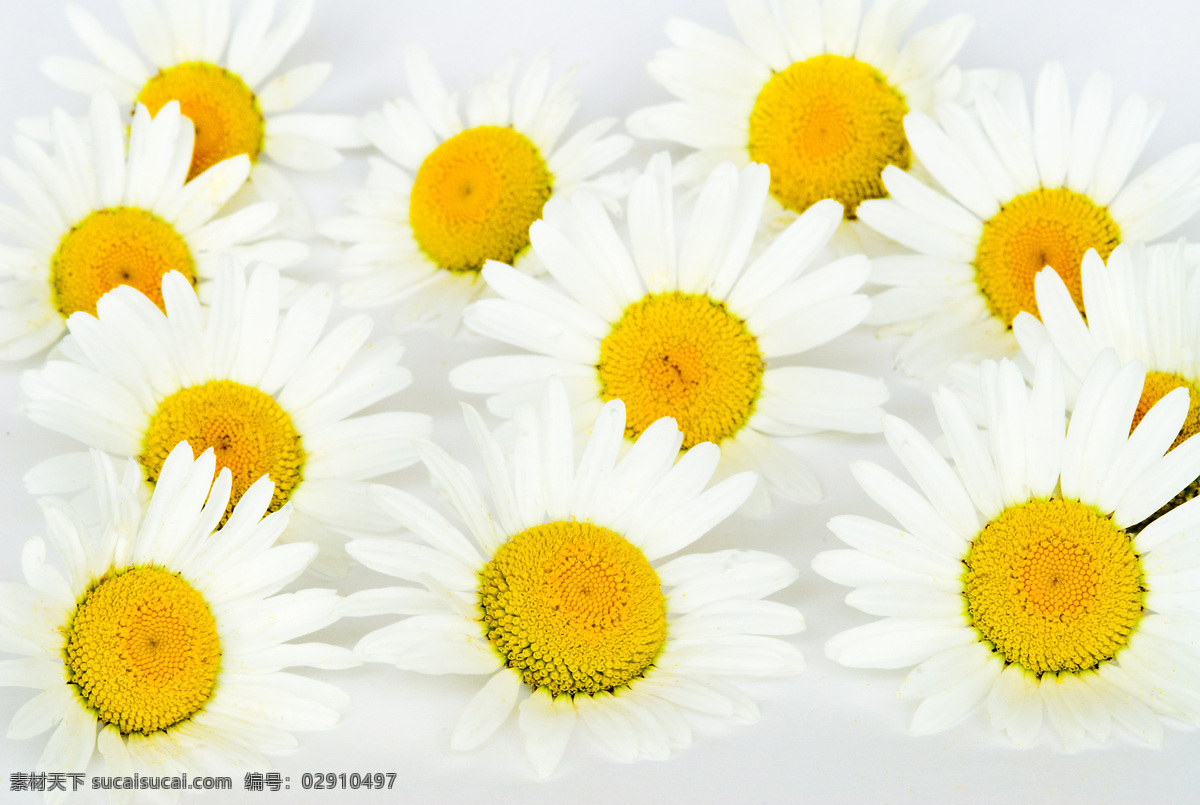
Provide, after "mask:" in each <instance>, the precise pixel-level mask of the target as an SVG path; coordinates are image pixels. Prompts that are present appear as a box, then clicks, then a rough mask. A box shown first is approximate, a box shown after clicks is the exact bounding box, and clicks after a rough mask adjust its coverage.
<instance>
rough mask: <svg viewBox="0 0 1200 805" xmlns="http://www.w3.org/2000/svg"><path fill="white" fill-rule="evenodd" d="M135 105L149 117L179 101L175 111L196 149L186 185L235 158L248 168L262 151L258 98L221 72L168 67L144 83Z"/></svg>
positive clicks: (191, 65)
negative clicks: (191, 130)
mask: <svg viewBox="0 0 1200 805" xmlns="http://www.w3.org/2000/svg"><path fill="white" fill-rule="evenodd" d="M137 99H138V102H139V103H141V104H143V105H145V107H146V110H147V111H149V112H150V114H151V115H156V114H158V110H159V109H162V108H163V107H164V106H166V105H167V104H168V103H169V102H171V101H179V111H180V112H181V113H182V114H183V116H184V117H186V118H188V119H190V120H191V121H192V125H193V126H194V127H195V129H196V144H195V146H194V147H193V148H192V166H191V169H190V170H189V171H188V179H189V180H191V179H194V178H195V177H197V176H199V175H200V174H202V173H204V172H205V171H206V170H208V169H209V168H211V167H212V166H213V165H216V164H217V163H218V162H224V161H225V160H227V159H230V158H231V157H236V156H237V155H239V154H246V155H247V156H249V157H250V161H251V162H253V161H254V160H256V159H258V154H259V152H260V151H262V147H263V138H264V133H265V131H266V125H265V123H264V118H263V114H262V110H261V109H259V108H258V98H256V97H255V95H254V93H253V92H251V91H250V88H249V87H248V86H246V82H245V81H243V80H242V79H241V78H240V77H238V76H237V75H235V74H234V73H231V72H229V71H228V70H226V69H225V68H223V67H218V66H217V65H215V64H209V63H208V62H199V61H193V62H184V63H183V64H177V65H175V66H174V67H168V68H167V69H165V70H162V71H160V72H159V73H158V75H156V76H154V77H153V78H151V79H150V80H149V81H147V82H146V85H145V86H144V87H142V91H141V93H140V94H139V95H138V98H137Z"/></svg>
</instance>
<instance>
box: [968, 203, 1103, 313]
mask: <svg viewBox="0 0 1200 805" xmlns="http://www.w3.org/2000/svg"><path fill="white" fill-rule="evenodd" d="M1120 243H1121V231H1120V229H1118V228H1117V224H1116V222H1114V221H1113V219H1112V217H1111V216H1109V214H1108V210H1107V209H1105V208H1104V207H1098V206H1096V204H1094V203H1093V202H1092V200H1091V199H1089V198H1088V197H1087V196H1084V195H1081V194H1079V193H1075V192H1073V191H1071V190H1067V189H1066V188H1063V187H1059V188H1054V189H1051V190H1047V189H1046V188H1041V189H1039V190H1034V191H1032V192H1030V193H1025V194H1024V195H1020V196H1017V197H1016V198H1014V199H1013V200H1012V201H1010V202H1008V203H1007V204H1005V205H1004V206H1003V207H1002V208H1001V209H1000V212H998V213H996V214H995V215H994V216H992V217H991V218H990V219H988V220H987V221H985V222H984V224H983V236H982V237H981V238H980V239H979V248H978V249H977V250H976V252H975V281H976V282H977V283H978V284H979V290H980V291H981V292H982V293H983V295H984V297H985V298H986V299H987V301H988V306H989V307H990V308H991V310H992V314H993V315H994V316H996V317H997V318H999V319H1001V320H1003V321H1004V323H1005V324H1007V325H1008V326H1009V327H1011V326H1012V323H1013V319H1015V318H1016V317H1017V314H1018V313H1020V312H1021V311H1023V310H1025V311H1028V312H1030V313H1032V314H1033V315H1035V316H1037V315H1038V307H1037V298H1036V297H1035V296H1034V292H1033V278H1034V277H1035V276H1037V273H1038V272H1039V271H1041V270H1042V269H1043V268H1045V267H1046V266H1050V267H1051V268H1053V269H1054V270H1055V272H1057V274H1058V276H1059V277H1061V278H1062V281H1063V284H1065V285H1066V286H1067V290H1069V291H1070V292H1071V298H1072V299H1073V300H1074V301H1075V307H1077V308H1079V310H1080V311H1081V312H1082V311H1083V279H1082V275H1081V272H1080V265H1081V264H1082V262H1083V256H1084V255H1085V254H1086V253H1087V250H1088V249H1095V250H1096V251H1097V252H1098V253H1099V255H1100V257H1102V258H1103V259H1105V260H1107V259H1108V256H1109V255H1110V254H1111V253H1112V250H1113V249H1115V248H1116V247H1117V246H1118V245H1119V244H1120Z"/></svg>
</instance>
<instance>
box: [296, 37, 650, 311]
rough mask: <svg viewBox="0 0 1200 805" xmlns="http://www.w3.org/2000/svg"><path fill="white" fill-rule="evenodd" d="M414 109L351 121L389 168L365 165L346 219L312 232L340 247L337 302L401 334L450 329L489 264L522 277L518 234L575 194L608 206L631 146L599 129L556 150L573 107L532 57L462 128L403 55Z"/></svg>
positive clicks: (453, 98)
mask: <svg viewBox="0 0 1200 805" xmlns="http://www.w3.org/2000/svg"><path fill="white" fill-rule="evenodd" d="M405 63H406V67H407V73H408V82H409V90H410V91H411V93H412V100H411V101H410V100H408V99H407V98H397V99H395V100H393V101H390V102H389V103H387V104H385V105H384V107H383V109H382V110H378V111H375V112H371V113H370V114H368V115H367V116H366V117H365V118H364V119H363V121H362V126H361V128H362V132H363V134H364V135H366V137H367V139H368V140H370V142H371V143H372V144H373V145H374V146H375V147H376V148H378V149H379V150H380V151H381V152H382V153H383V155H384V157H386V159H373V160H372V161H371V173H370V176H369V177H368V179H367V187H366V188H365V189H363V190H361V191H359V192H357V193H355V194H354V195H353V196H352V197H351V198H350V200H349V202H348V204H349V206H350V208H351V210H352V211H353V213H354V214H353V215H351V216H347V217H345V218H338V219H334V220H332V221H327V222H326V223H324V224H322V225H321V226H320V227H319V229H320V231H321V232H322V234H324V235H326V236H327V237H330V238H332V239H334V240H336V241H339V242H342V243H346V244H350V245H349V246H348V247H347V249H346V251H345V253H344V254H343V255H342V260H341V266H342V268H343V269H344V271H345V273H346V274H347V277H348V278H347V280H346V281H345V283H344V284H343V285H342V294H343V298H344V300H345V302H346V303H347V304H349V305H352V306H354V307H376V306H379V305H388V306H393V305H398V308H397V311H396V319H397V323H398V324H399V325H401V326H405V325H407V324H411V323H414V322H419V321H425V320H429V319H441V321H442V324H443V326H444V327H446V328H447V329H454V328H456V327H457V326H458V323H459V318H460V316H461V314H462V309H463V307H464V306H465V305H466V304H467V303H468V302H470V301H471V299H473V298H474V297H475V296H476V295H478V293H479V292H480V291H481V290H482V289H483V288H484V287H485V286H484V283H483V282H482V281H481V280H480V278H479V271H480V269H481V268H483V265H484V263H486V262H487V261H488V260H498V261H500V262H503V263H509V264H510V265H517V266H519V267H523V268H526V269H528V268H529V266H527V265H526V263H527V262H528V258H529V257H530V256H531V255H530V253H529V226H530V224H532V223H533V222H534V221H537V220H538V219H539V218H541V217H542V207H543V206H544V205H545V204H546V202H547V201H549V200H550V199H552V198H559V197H563V196H569V195H570V194H572V193H573V192H574V191H576V190H578V189H580V188H586V189H587V190H589V191H590V192H593V193H598V194H599V195H600V196H601V197H602V198H603V199H604V200H605V202H606V203H608V204H610V205H611V204H613V203H615V202H616V200H617V199H618V198H620V197H621V196H623V195H624V193H625V191H626V189H627V186H628V179H627V177H626V176H625V175H624V174H618V173H608V174H605V173H604V171H605V169H607V168H608V167H609V166H610V165H611V164H612V163H613V162H615V161H616V160H618V159H620V158H621V157H622V156H624V155H625V154H626V153H627V152H628V151H629V149H630V147H631V146H632V141H631V140H630V139H629V138H628V137H625V136H620V135H609V136H606V132H607V131H608V130H609V129H610V128H612V126H613V124H614V123H615V121H614V120H611V119H605V120H597V121H595V122H594V123H591V124H589V125H587V126H584V127H583V128H581V129H579V130H578V131H577V132H575V133H574V134H573V135H571V136H570V137H569V138H567V139H566V141H565V142H560V140H562V137H563V134H564V132H565V131H566V129H567V125H568V124H569V123H570V120H571V116H572V115H573V114H574V113H575V110H576V109H577V108H578V106H579V101H578V100H577V97H576V96H577V93H576V92H575V90H573V89H572V88H571V86H570V75H566V76H563V77H561V78H559V79H557V80H556V81H555V82H554V83H553V84H551V83H550V63H549V59H548V57H547V56H546V55H545V54H543V55H540V56H538V57H536V58H535V59H533V61H532V62H531V63H530V64H529V67H528V68H527V69H526V71H525V74H524V75H523V76H522V78H521V80H520V81H519V82H517V83H516V86H515V87H513V86H512V84H513V74H514V72H515V68H516V64H515V62H508V63H506V64H505V65H504V66H503V67H502V68H501V69H500V70H498V71H497V72H496V73H495V74H494V75H492V76H490V77H488V78H487V79H486V80H485V81H483V82H480V83H479V84H477V85H476V86H475V87H473V88H472V89H471V91H470V93H469V94H468V96H467V102H466V119H465V121H464V120H463V118H462V117H460V113H459V103H458V95H457V94H449V93H447V92H446V89H445V87H443V86H442V82H441V80H440V79H439V78H438V75H437V72H436V71H435V70H434V68H433V64H432V63H431V62H430V60H429V57H428V56H427V55H426V54H425V51H423V50H421V49H420V48H417V47H411V48H409V49H408V51H407V53H406V61H405Z"/></svg>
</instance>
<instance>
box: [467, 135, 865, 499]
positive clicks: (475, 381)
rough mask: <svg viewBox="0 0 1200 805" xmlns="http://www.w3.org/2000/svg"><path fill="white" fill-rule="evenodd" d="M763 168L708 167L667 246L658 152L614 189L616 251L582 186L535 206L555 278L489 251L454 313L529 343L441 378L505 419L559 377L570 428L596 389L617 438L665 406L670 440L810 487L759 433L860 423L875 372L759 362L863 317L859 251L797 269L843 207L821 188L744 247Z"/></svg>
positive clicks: (792, 486)
mask: <svg viewBox="0 0 1200 805" xmlns="http://www.w3.org/2000/svg"><path fill="white" fill-rule="evenodd" d="M768 181H769V174H768V170H767V167H766V166H765V165H750V166H748V167H746V168H743V169H742V170H741V172H740V173H739V172H738V170H737V169H736V168H735V167H734V166H733V165H732V164H730V163H725V164H723V165H721V166H719V167H718V168H717V169H716V170H715V171H714V172H713V174H712V176H711V177H710V178H709V180H708V181H707V182H705V184H704V187H703V189H702V190H701V192H700V196H699V199H698V201H697V204H696V209H695V211H694V213H693V215H692V220H691V222H690V223H689V224H688V229H687V233H686V235H685V236H684V237H683V239H682V243H681V244H679V245H678V246H677V245H676V240H675V218H674V213H673V209H672V208H673V203H672V191H671V163H670V159H669V157H668V156H667V155H666V154H659V155H657V156H655V157H654V158H653V159H651V162H650V166H649V169H648V171H647V173H645V174H644V175H642V176H640V177H638V179H637V180H636V181H635V182H634V186H633V189H632V191H631V192H630V196H629V211H628V220H629V235H630V245H631V246H632V252H631V251H630V249H627V248H626V246H625V245H624V244H623V243H622V242H621V240H620V239H619V238H618V236H617V233H616V231H615V230H614V228H613V225H612V223H611V222H610V220H609V218H608V216H607V215H605V213H604V210H603V209H601V208H600V206H599V205H598V204H597V203H596V202H595V201H594V200H592V199H590V198H587V197H580V198H577V199H575V200H574V201H573V202H571V203H569V204H562V205H555V206H553V207H552V208H550V209H547V217H546V220H545V221H542V222H539V223H537V224H535V225H534V226H533V228H532V229H531V230H530V236H531V238H532V240H533V249H534V251H535V252H536V253H537V255H538V257H539V258H540V259H541V261H542V262H543V263H544V264H545V265H546V267H547V268H548V269H549V271H550V274H551V275H553V277H554V278H555V279H556V280H558V282H559V283H560V284H561V286H562V288H563V289H564V290H563V291H559V290H556V289H552V288H550V287H548V286H546V285H544V284H542V283H539V282H537V281H536V280H532V279H529V278H527V277H524V276H523V275H521V274H519V273H518V272H516V271H514V270H513V269H512V268H510V267H508V266H505V265H501V264H499V263H490V264H489V265H488V266H487V267H486V268H484V270H483V276H484V279H486V280H487V282H488V284H489V285H491V286H492V288H493V290H494V291H495V292H496V293H497V294H498V295H499V296H500V297H502V298H500V299H485V300H482V301H480V302H476V303H475V304H474V305H472V306H471V307H469V308H468V309H467V311H466V313H465V315H464V321H465V322H466V324H467V326H468V327H470V328H471V329H472V330H475V331H476V332H479V333H482V334H484V335H489V336H491V337H493V338H496V339H499V340H501V341H505V342H507V343H510V344H513V345H515V346H518V347H521V348H523V349H527V350H530V351H532V352H537V353H540V354H538V355H505V356H499V357H493V358H480V359H478V360H473V361H469V362H467V363H465V364H463V365H462V366H459V367H457V368H455V369H454V370H452V371H451V373H450V382H451V383H452V384H453V385H454V387H455V388H457V389H460V390H462V391H472V392H482V393H486V394H491V395H493V396H492V397H491V398H489V400H488V407H489V408H490V409H491V411H492V412H493V413H495V414H497V415H499V416H506V417H507V416H512V414H513V411H514V406H515V404H516V403H517V402H519V401H522V400H530V399H533V398H536V395H537V394H538V393H539V391H540V388H541V384H542V382H544V380H545V378H546V377H548V376H550V375H558V376H560V377H562V378H563V379H564V381H565V382H566V383H567V389H568V391H569V393H570V395H571V404H572V407H573V409H574V413H573V416H574V420H575V424H576V426H577V427H580V428H585V427H587V425H588V423H590V422H591V421H592V419H594V418H595V416H596V412H597V411H598V410H599V408H600V406H601V405H603V404H604V402H605V401H607V400H612V399H621V400H623V401H624V402H625V408H626V411H627V412H628V417H627V422H626V425H625V433H626V435H627V436H628V437H629V438H630V439H636V438H637V437H638V436H639V435H640V434H641V433H642V432H643V431H644V430H646V428H648V427H649V426H650V424H651V423H653V422H654V421H656V420H658V419H659V418H661V417H664V416H670V417H673V418H674V419H675V421H676V422H677V423H678V424H679V428H680V430H682V431H683V445H684V447H691V446H692V445H695V444H699V443H701V442H713V443H716V444H719V445H720V446H721V460H722V461H723V462H725V463H726V465H727V466H728V467H739V468H744V469H753V470H756V471H758V472H759V473H761V474H762V476H763V478H764V480H765V481H766V486H767V487H769V488H770V489H771V490H773V491H775V492H776V493H777V494H779V495H780V496H782V497H784V498H787V499H788V500H794V501H798V502H801V503H812V502H815V501H816V500H818V499H819V498H820V495H821V490H820V484H819V483H818V482H817V479H816V477H815V476H814V475H813V473H812V471H811V470H810V469H809V468H808V466H807V465H806V464H804V462H802V461H801V460H800V458H799V457H798V456H797V455H796V454H795V453H793V452H792V451H791V450H790V449H789V448H787V447H785V446H784V445H783V444H781V443H779V442H777V441H776V440H775V438H774V437H777V436H785V437H786V436H799V435H804V434H809V433H814V432H816V431H822V430H837V431H845V432H850V433H869V432H877V431H878V430H879V428H880V418H881V416H882V411H881V410H880V408H879V406H880V405H881V404H882V403H883V402H884V401H885V400H886V399H887V396H888V394H887V387H886V386H885V385H884V384H883V382H882V381H881V380H877V379H872V378H868V377H864V376H862V375H858V374H854V373H852V372H845V371H840V370H834V369H821V368H815V367H805V366H772V365H771V362H772V361H775V360H776V359H779V358H782V357H784V356H790V355H795V354H798V353H801V352H804V351H805V350H808V349H810V348H812V347H815V346H818V345H820V344H824V343H826V342H828V341H832V340H833V339H835V338H837V337H838V336H840V335H842V334H843V333H845V332H846V331H848V330H850V329H852V328H853V327H854V326H855V325H857V324H858V323H859V322H861V321H862V320H863V318H864V317H865V316H866V314H867V308H868V300H867V298H866V297H865V296H862V295H859V294H856V293H855V291H856V290H858V288H859V286H861V285H862V283H863V282H864V281H865V280H866V278H867V273H868V271H869V265H868V261H867V259H866V258H865V257H863V256H862V255H857V256H853V257H848V258H844V259H842V260H838V261H835V262H833V263H830V264H828V265H825V266H821V267H820V268H817V269H816V270H812V271H809V270H808V269H809V268H810V265H811V263H812V261H813V258H814V257H815V256H816V254H817V253H818V252H820V251H821V250H822V249H823V248H824V247H825V245H826V243H827V242H828V241H829V238H830V237H831V236H832V234H833V232H834V230H836V229H837V227H838V224H839V222H840V221H841V220H842V208H841V207H840V206H839V205H838V203H837V202H835V201H828V200H827V201H822V202H820V203H819V204H816V205H815V206H813V207H812V208H811V209H809V210H808V211H807V212H805V213H804V214H803V215H801V216H800V217H799V219H797V220H796V221H795V222H794V223H792V225H791V226H790V227H789V228H788V229H787V230H785V231H784V232H783V233H781V234H780V235H779V236H778V237H776V238H775V239H774V240H773V241H772V242H771V243H770V245H769V246H767V248H766V249H765V250H763V251H762V254H761V255H759V256H758V257H757V258H754V259H751V258H750V252H751V247H752V245H753V242H754V239H755V230H756V227H757V225H758V222H759V220H760V215H761V213H762V208H763V204H764V202H765V200H766V197H767V184H768ZM756 494H757V497H756V498H755V500H754V503H753V507H754V508H756V509H758V510H760V511H761V510H762V509H764V508H769V506H770V502H771V500H770V495H769V493H768V491H767V489H766V488H763V487H760V488H759V490H758V492H757V493H756Z"/></svg>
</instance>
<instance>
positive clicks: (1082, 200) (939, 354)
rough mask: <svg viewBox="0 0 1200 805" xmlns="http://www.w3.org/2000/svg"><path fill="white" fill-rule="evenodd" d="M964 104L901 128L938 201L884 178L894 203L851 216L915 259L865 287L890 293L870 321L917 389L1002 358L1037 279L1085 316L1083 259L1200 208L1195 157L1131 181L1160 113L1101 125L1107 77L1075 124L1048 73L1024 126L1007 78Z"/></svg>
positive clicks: (1091, 87)
mask: <svg viewBox="0 0 1200 805" xmlns="http://www.w3.org/2000/svg"><path fill="white" fill-rule="evenodd" d="M973 97H974V99H975V100H974V104H973V105H972V106H971V107H964V106H959V105H955V104H943V105H941V106H939V107H938V108H937V111H936V114H935V115H934V117H930V116H928V115H926V114H923V113H919V112H914V113H912V114H910V115H909V116H908V117H907V118H905V128H906V130H907V131H908V138H909V142H911V143H912V147H913V152H914V153H915V154H916V156H917V158H918V159H919V160H921V162H922V163H923V164H924V165H925V167H926V168H928V169H929V172H930V173H931V174H932V175H933V177H934V178H935V179H936V180H937V182H938V183H939V184H940V185H941V187H942V188H944V189H945V190H944V192H945V193H946V194H948V195H943V192H942V191H939V190H935V189H933V188H931V187H928V186H926V185H924V184H922V183H921V182H919V181H916V180H915V179H913V178H912V177H911V176H908V175H906V174H904V173H903V172H901V171H895V170H886V171H884V174H883V178H884V183H885V184H886V185H887V189H888V192H889V194H890V198H888V199H883V200H879V201H871V202H867V203H865V204H863V205H862V207H860V208H859V217H860V218H861V219H862V220H863V222H864V223H866V224H867V225H868V226H871V227H873V228H875V229H876V230H878V231H879V232H881V233H883V234H884V235H887V236H888V237H890V238H892V239H894V240H896V241H898V242H899V243H901V244H903V245H905V246H907V247H909V248H910V249H913V250H914V251H916V252H919V254H917V255H915V256H904V257H889V258H884V259H881V260H880V261H879V262H878V263H877V264H876V265H875V268H874V272H873V274H872V276H871V279H872V280H873V281H874V282H878V283H880V284H883V285H888V286H892V287H891V289H889V290H887V291H884V292H883V293H881V294H879V295H878V296H877V297H875V299H874V304H873V307H872V311H871V320H872V321H873V322H875V323H878V324H884V325H890V329H891V330H893V331H899V332H907V333H911V336H910V337H909V339H908V341H907V342H906V343H905V344H904V345H903V346H902V347H901V348H900V352H899V356H898V361H899V363H900V365H901V366H902V367H903V368H904V369H905V370H906V371H907V372H909V373H910V374H912V375H916V376H920V377H935V376H937V375H939V374H940V373H941V372H942V371H943V370H944V369H945V368H946V367H947V366H948V365H949V364H950V363H953V362H954V361H956V360H972V361H974V360H979V359H981V358H986V357H1000V356H1011V355H1012V354H1013V353H1014V352H1015V351H1016V341H1015V339H1014V338H1013V336H1012V330H1011V328H1012V323H1013V320H1014V319H1015V318H1016V317H1017V314H1018V313H1020V312H1021V311H1028V312H1030V313H1033V314H1035V315H1036V314H1037V310H1038V308H1037V302H1036V300H1035V298H1034V287H1033V278H1034V276H1035V275H1036V274H1037V272H1039V271H1041V270H1042V269H1043V268H1045V267H1046V266H1048V265H1049V266H1052V267H1053V268H1054V269H1055V270H1056V271H1058V273H1059V275H1060V276H1061V277H1062V278H1063V280H1064V282H1065V283H1066V285H1067V287H1068V288H1070V289H1071V296H1072V299H1073V300H1074V304H1075V305H1076V306H1077V307H1079V309H1080V310H1081V311H1083V310H1084V300H1083V296H1082V293H1081V291H1082V288H1081V283H1080V273H1079V270H1080V263H1081V261H1082V260H1083V255H1084V254H1085V253H1086V252H1087V250H1088V249H1095V250H1097V251H1098V252H1099V253H1100V256H1101V257H1105V258H1107V257H1108V255H1109V253H1111V252H1112V250H1113V249H1114V248H1115V247H1116V246H1117V244H1119V243H1123V242H1127V241H1150V240H1153V239H1154V238H1158V237H1161V236H1162V235H1165V234H1166V233H1168V232H1170V231H1171V230H1172V229H1175V228H1176V227H1178V226H1179V225H1180V224H1182V223H1183V222H1184V221H1186V220H1187V219H1188V218H1190V217H1191V216H1192V215H1194V214H1195V213H1196V211H1197V210H1198V209H1200V144H1192V145H1188V146H1185V147H1183V148H1180V149H1179V150H1178V151H1175V152H1174V153H1172V154H1170V155H1168V156H1167V157H1165V158H1163V159H1162V160H1161V161H1159V162H1158V163H1156V164H1154V165H1152V166H1151V167H1150V168H1148V169H1147V170H1146V171H1144V172H1143V173H1141V174H1139V175H1137V176H1134V177H1133V178H1132V179H1130V178H1129V176H1130V172H1131V171H1132V169H1133V166H1134V164H1135V163H1136V162H1137V161H1138V157H1139V156H1140V155H1141V153H1142V150H1143V149H1144V148H1145V146H1146V142H1147V140H1148V139H1149V137H1150V133H1151V132H1152V131H1153V130H1154V126H1155V125H1156V124H1157V122H1158V119H1159V117H1160V115H1161V109H1160V108H1159V107H1158V106H1156V105H1153V104H1150V103H1148V102H1147V101H1145V100H1143V99H1142V98H1140V97H1136V96H1134V97H1131V98H1130V99H1129V100H1127V101H1126V102H1125V103H1124V105H1122V107H1121V108H1120V110H1119V111H1117V113H1116V114H1115V115H1111V114H1110V113H1111V111H1112V89H1111V85H1110V82H1109V79H1108V78H1107V77H1106V76H1104V75H1101V74H1097V75H1093V76H1092V77H1091V78H1090V79H1089V80H1088V82H1087V84H1086V85H1085V86H1084V89H1083V93H1082V94H1081V96H1080V99H1079V105H1078V107H1077V108H1076V109H1075V112H1074V115H1072V110H1071V105H1070V99H1069V98H1068V94H1067V82H1066V77H1065V75H1064V73H1063V69H1062V66H1061V65H1059V64H1056V63H1050V64H1047V65H1046V67H1045V68H1044V69H1043V70H1042V73H1041V76H1040V77H1039V78H1038V83H1037V89H1036V91H1035V94H1034V99H1033V109H1032V113H1031V111H1030V108H1029V106H1028V104H1027V103H1026V100H1025V91H1024V87H1023V85H1022V84H1021V81H1020V79H1019V78H1017V77H1016V76H1015V75H1008V74H1006V75H1005V76H1003V77H1002V79H1001V80H1000V81H999V82H998V87H997V89H996V91H991V90H989V89H986V88H980V89H978V90H977V91H976V92H975V93H974V96H973ZM935 118H936V120H935ZM1110 118H1111V120H1110Z"/></svg>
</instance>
